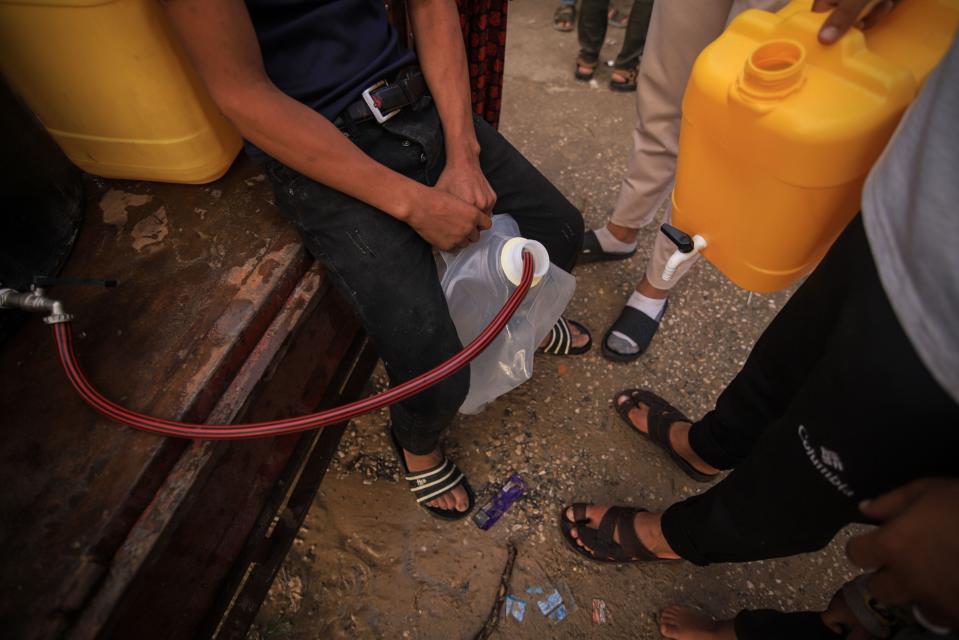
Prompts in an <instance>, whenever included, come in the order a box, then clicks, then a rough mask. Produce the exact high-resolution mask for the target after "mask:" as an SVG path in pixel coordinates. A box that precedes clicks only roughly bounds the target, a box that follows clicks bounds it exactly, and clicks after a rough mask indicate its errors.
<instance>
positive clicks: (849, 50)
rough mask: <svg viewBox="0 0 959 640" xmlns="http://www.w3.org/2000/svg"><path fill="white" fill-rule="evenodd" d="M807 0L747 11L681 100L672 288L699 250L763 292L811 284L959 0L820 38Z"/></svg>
mask: <svg viewBox="0 0 959 640" xmlns="http://www.w3.org/2000/svg"><path fill="white" fill-rule="evenodd" d="M811 5H812V2H811V0H803V1H795V2H792V3H791V4H789V5H787V6H786V7H785V8H783V9H782V10H781V11H779V12H778V13H775V14H774V13H768V12H764V11H757V10H751V11H746V12H744V13H742V14H740V15H739V16H738V17H736V18H735V19H734V20H733V21H732V22H731V23H730V24H729V26H728V27H727V29H726V31H725V32H724V33H723V34H722V35H721V36H720V37H719V38H718V39H717V40H715V41H714V42H713V43H712V44H710V45H709V46H708V47H706V49H704V50H703V52H702V53H701V54H700V56H699V58H697V60H696V63H695V65H694V66H693V71H692V75H691V76H690V79H689V83H688V85H687V87H686V94H685V96H684V99H683V121H682V128H681V131H680V137H679V156H678V163H677V169H676V186H675V188H674V190H673V196H672V205H673V212H672V224H673V226H672V227H670V226H669V225H664V228H663V231H664V232H665V233H666V235H667V236H669V237H670V239H672V240H673V241H674V242H675V243H676V244H677V246H678V247H679V248H678V250H677V251H676V253H675V254H673V256H672V257H671V258H670V260H669V262H668V263H667V267H666V269H665V273H664V274H663V277H664V278H665V279H666V280H669V279H670V278H671V277H672V273H673V272H674V270H675V268H676V267H677V266H678V265H679V264H680V263H681V262H683V261H685V260H687V259H689V258H690V257H692V256H693V255H695V254H696V253H698V252H700V251H701V252H702V254H703V255H704V256H705V257H706V258H707V259H708V260H709V261H710V262H712V263H713V264H714V265H715V266H716V267H717V268H718V269H719V270H720V271H722V272H723V273H724V274H725V275H726V276H727V277H728V278H729V279H730V280H732V281H733V282H734V283H736V284H737V285H739V286H740V287H743V288H744V289H748V290H751V291H756V292H769V291H776V290H779V289H783V288H785V287H788V286H789V285H791V284H792V283H794V282H795V281H796V280H798V279H799V278H801V277H802V276H804V275H806V274H807V273H809V272H810V271H811V270H812V269H813V268H815V266H816V265H817V264H818V263H819V261H820V260H821V259H822V257H823V255H824V254H825V253H826V251H827V250H828V249H829V247H830V245H831V244H832V243H833V241H834V240H835V239H836V237H837V236H838V235H839V233H840V232H841V231H842V229H843V228H844V227H845V226H846V225H847V224H848V223H849V221H850V220H851V219H852V218H853V216H854V215H855V214H856V212H857V211H858V210H859V207H860V196H861V192H862V186H863V182H864V181H865V178H866V175H867V174H868V172H869V170H870V168H871V167H872V165H873V163H874V162H875V161H876V159H877V158H878V157H879V154H880V153H881V152H882V150H883V147H884V146H885V145H886V143H887V142H888V140H889V138H890V136H891V135H892V133H893V131H894V130H895V128H896V125H897V124H898V122H899V119H900V118H901V117H902V114H903V112H904V111H905V109H906V107H907V106H908V105H909V103H910V102H911V101H912V99H913V98H914V97H915V95H916V93H917V92H918V90H919V87H920V86H921V83H922V81H923V80H925V78H926V76H927V75H928V73H929V72H930V71H931V70H932V69H933V68H934V67H935V65H936V64H937V63H938V62H939V60H940V59H941V58H942V56H943V55H945V52H946V51H947V50H948V48H949V45H950V43H951V41H952V38H953V37H954V35H955V31H956V25H957V24H959V0H904V1H903V2H902V3H900V4H899V5H898V6H897V7H896V9H895V10H894V11H893V12H892V13H890V14H889V15H887V16H886V17H885V18H884V19H883V20H882V21H881V22H880V23H879V24H878V25H877V26H876V27H874V28H873V29H870V30H868V31H866V32H862V31H859V30H858V29H851V30H850V31H849V32H847V33H846V34H845V35H844V36H843V37H842V39H841V40H840V41H839V42H837V43H835V44H833V45H830V46H826V45H822V44H820V43H819V42H818V40H817V35H818V33H819V29H820V27H821V26H822V24H823V22H824V21H825V18H826V16H827V15H828V14H825V13H813V12H812V11H811V10H810V9H811Z"/></svg>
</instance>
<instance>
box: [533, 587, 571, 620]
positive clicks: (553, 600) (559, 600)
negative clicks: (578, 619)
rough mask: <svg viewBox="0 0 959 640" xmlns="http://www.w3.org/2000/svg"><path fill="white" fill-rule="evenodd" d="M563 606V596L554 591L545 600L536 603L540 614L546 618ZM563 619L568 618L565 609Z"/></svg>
mask: <svg viewBox="0 0 959 640" xmlns="http://www.w3.org/2000/svg"><path fill="white" fill-rule="evenodd" d="M562 604H563V596H561V595H559V591H557V590H556V589H553V592H552V593H550V594H549V595H548V596H546V598H545V599H544V600H540V601H539V602H537V603H536V606H537V607H539V610H540V613H542V614H543V615H544V616H548V615H549V614H550V613H551V612H552V611H553V609H555V608H556V607H559V606H561V605H562ZM563 609H564V613H563V617H565V616H566V613H565V607H564V608H563Z"/></svg>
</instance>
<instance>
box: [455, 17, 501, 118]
mask: <svg viewBox="0 0 959 640" xmlns="http://www.w3.org/2000/svg"><path fill="white" fill-rule="evenodd" d="M456 4H457V5H458V6H459V10H460V27H461V28H462V29H463V39H464V40H466V56H467V62H468V63H469V72H470V89H471V90H472V93H473V111H475V112H476V113H477V114H478V115H479V116H481V117H482V118H483V119H484V120H486V121H487V122H489V123H490V124H491V125H493V127H497V126H498V125H499V112H500V106H501V104H502V97H503V61H504V60H505V58H506V8H507V6H508V4H509V0H456Z"/></svg>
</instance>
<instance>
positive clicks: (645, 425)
mask: <svg viewBox="0 0 959 640" xmlns="http://www.w3.org/2000/svg"><path fill="white" fill-rule="evenodd" d="M629 401H630V397H629V394H627V393H623V394H620V395H618V396H616V403H617V404H618V405H619V406H622V405H623V404H624V403H626V402H629ZM627 415H628V416H629V422H630V424H631V425H632V427H633V428H634V429H636V430H637V431H639V432H640V433H645V434H647V435H648V434H649V422H648V419H649V405H647V404H645V403H642V402H637V403H636V406H635V407H633V408H632V409H630V410H629V413H628V414H627ZM691 426H692V425H691V424H690V423H688V422H674V423H673V424H672V426H670V428H669V443H670V444H671V445H672V446H673V449H674V450H675V451H676V453H678V454H679V457H681V458H682V459H683V460H685V461H686V462H688V463H689V464H691V465H693V468H694V469H696V471H699V472H700V473H707V474H711V473H719V469H717V468H716V467H713V466H711V465H709V464H707V463H706V461H705V460H703V459H702V458H700V457H699V454H697V453H696V452H695V451H693V448H692V447H691V446H690V444H689V428H690V427H691Z"/></svg>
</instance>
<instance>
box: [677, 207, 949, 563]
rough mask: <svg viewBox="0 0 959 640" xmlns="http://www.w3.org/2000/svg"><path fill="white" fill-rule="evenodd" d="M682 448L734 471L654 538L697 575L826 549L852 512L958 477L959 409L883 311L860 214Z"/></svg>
mask: <svg viewBox="0 0 959 640" xmlns="http://www.w3.org/2000/svg"><path fill="white" fill-rule="evenodd" d="M690 444H691V445H692V447H693V449H694V450H695V451H696V453H697V454H699V455H700V456H701V457H702V458H703V459H704V460H705V461H706V462H708V463H709V464H711V465H713V466H715V467H718V468H720V469H733V471H732V473H730V474H729V475H728V476H727V477H726V478H724V479H723V480H722V481H721V482H719V483H717V484H716V485H715V486H713V487H712V488H711V489H709V490H708V491H706V492H705V493H702V494H700V495H697V496H694V497H692V498H689V499H687V500H684V501H682V502H679V503H677V504H674V505H672V506H671V507H670V508H669V509H667V510H666V512H665V514H664V515H663V521H662V525H663V533H664V534H665V536H666V539H667V540H668V541H669V544H670V545H671V546H672V548H673V549H674V550H675V551H676V553H678V554H679V555H680V556H682V557H683V558H684V559H686V560H689V561H690V562H693V563H695V564H699V565H705V564H709V563H712V562H745V561H751V560H760V559H764V558H774V557H781V556H789V555H794V554H797V553H802V552H807V551H814V550H817V549H821V548H822V547H824V546H825V545H826V544H827V543H828V542H829V541H830V540H831V539H832V537H833V536H834V535H835V534H836V533H837V532H838V531H839V530H840V529H841V528H842V527H844V526H845V525H847V524H849V523H850V522H854V521H860V520H861V518H862V516H861V515H860V513H859V510H858V506H857V505H858V503H859V502H860V501H861V500H864V499H866V498H872V497H874V496H877V495H880V494H882V493H885V492H887V491H889V490H891V489H894V488H896V487H899V486H901V485H903V484H905V483H907V482H909V481H911V480H914V479H916V478H919V477H923V476H932V475H953V476H954V475H959V463H957V460H959V456H957V453H959V405H957V404H956V403H955V402H954V401H953V400H952V398H951V397H950V396H949V395H947V394H946V392H945V391H944V390H943V389H942V388H941V387H940V386H939V384H938V383H937V382H936V381H935V380H934V379H933V378H932V376H931V375H930V374H929V372H928V371H927V370H926V368H925V367H924V366H923V364H922V362H921V361H920V360H919V358H918V356H917V355H916V353H915V351H914V350H913V348H912V345H911V344H910V343H909V339H908V338H907V337H906V335H905V334H904V333H903V330H902V328H901V327H900V325H899V322H898V321H897V319H896V316H895V313H894V312H893V310H892V308H891V307H890V305H889V301H888V300H887V298H886V295H885V292H884V291H883V288H882V285H881V283H880V281H879V277H878V274H877V272H876V268H875V264H874V262H873V257H872V254H871V252H870V249H869V245H868V243H867V241H866V237H865V231H864V229H863V225H862V221H861V219H860V218H859V217H857V218H856V219H855V220H854V221H853V222H852V223H850V225H849V226H848V227H847V228H846V230H845V231H844V232H843V234H842V235H841V236H840V237H839V239H838V240H837V241H836V242H835V244H834V245H833V247H832V249H831V250H830V251H829V253H828V254H827V256H826V257H825V259H824V260H823V262H822V263H821V264H820V266H819V267H818V268H817V269H816V270H815V272H813V273H812V275H810V276H809V278H808V279H807V281H806V282H805V283H804V284H803V285H802V287H800V289H799V290H798V291H797V292H796V293H795V295H793V297H792V299H790V300H789V302H788V303H787V304H786V306H785V307H784V308H783V309H782V311H781V312H780V313H779V315H777V316H776V318H775V319H774V320H773V321H772V323H771V324H770V325H769V327H768V328H767V329H766V331H765V332H764V333H763V335H762V337H760V339H759V341H758V342H757V343H756V346H755V347H754V348H753V350H752V353H750V355H749V358H748V359H747V361H746V364H745V365H744V366H743V369H742V371H740V373H739V374H738V375H737V376H736V378H735V379H734V380H733V381H732V382H731V383H730V385H729V386H728V387H727V388H726V389H725V390H724V391H723V392H722V394H721V395H720V397H719V399H718V401H717V402H716V408H715V409H714V410H713V411H711V412H709V413H708V414H707V415H706V416H705V417H704V418H703V419H702V420H700V421H699V422H697V423H695V424H694V425H693V427H692V429H691V432H690Z"/></svg>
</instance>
